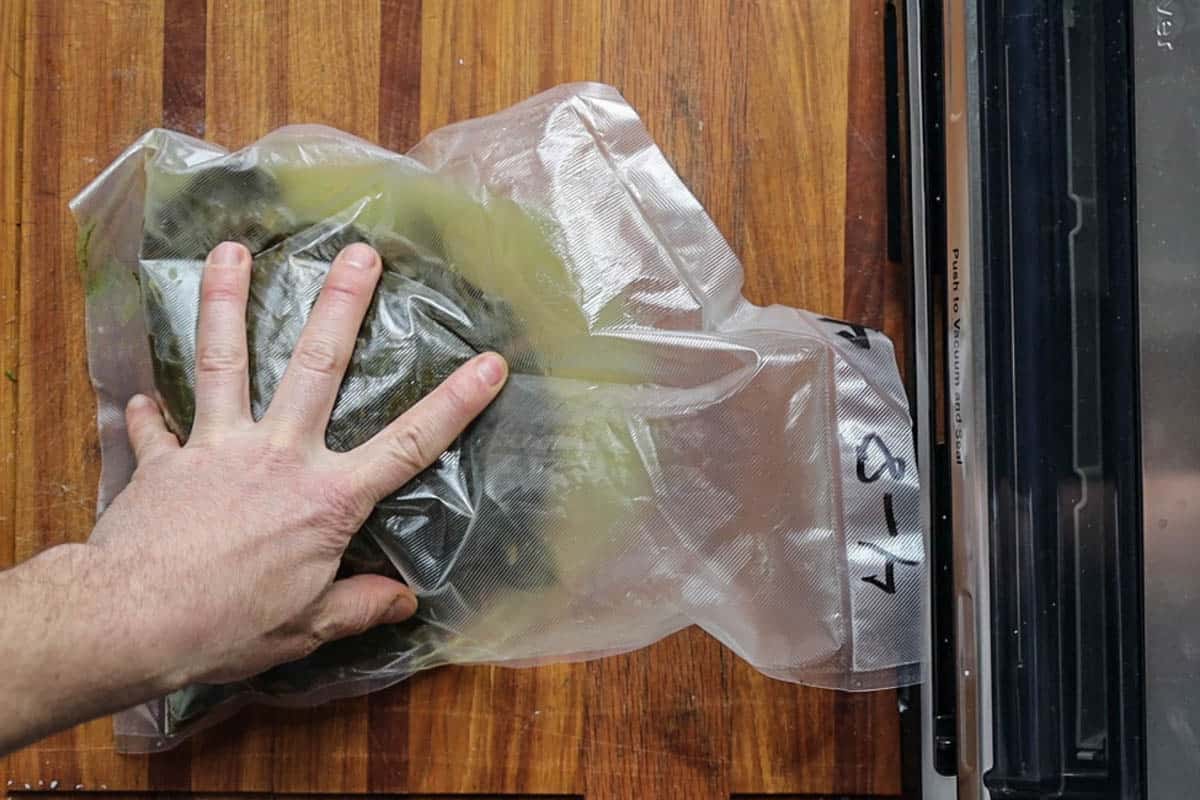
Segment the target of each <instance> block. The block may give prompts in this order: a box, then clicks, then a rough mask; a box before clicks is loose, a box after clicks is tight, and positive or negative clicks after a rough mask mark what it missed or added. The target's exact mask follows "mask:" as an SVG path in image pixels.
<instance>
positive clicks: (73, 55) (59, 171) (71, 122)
mask: <svg viewBox="0 0 1200 800" xmlns="http://www.w3.org/2000/svg"><path fill="white" fill-rule="evenodd" d="M24 27H25V77H24V87H25V91H24V105H23V112H22V116H21V124H22V131H23V135H22V154H23V157H22V162H21V164H22V166H21V179H22V189H21V237H20V250H19V253H20V262H19V277H18V281H19V286H20V290H21V291H20V303H19V316H20V320H19V323H18V324H19V326H20V340H19V344H18V352H19V373H18V375H19V382H18V384H17V385H18V403H19V407H20V409H21V414H20V420H19V426H18V434H17V443H16V450H15V453H16V459H17V467H16V475H15V487H16V489H15V495H16V502H15V511H14V514H13V520H12V525H11V526H10V527H9V528H8V531H10V532H11V535H12V537H13V541H14V543H15V545H14V553H15V556H16V558H17V560H18V561H20V560H23V559H25V558H28V557H29V556H31V555H33V554H34V553H36V552H38V551H40V550H42V549H44V548H46V547H49V546H51V545H54V544H58V543H60V542H66V541H79V540H82V539H84V538H86V536H87V534H88V531H89V530H90V529H91V523H92V519H93V516H94V510H95V505H94V504H95V487H96V482H97V479H98V477H99V452H98V446H97V440H96V426H95V402H94V399H93V396H92V392H91V390H90V388H89V386H88V380H87V358H86V346H85V339H84V331H83V324H82V322H83V314H82V308H83V292H82V282H81V281H80V279H79V275H78V271H77V269H76V265H75V230H74V224H73V222H72V221H71V218H70V214H69V212H68V210H67V206H66V201H67V200H68V199H70V198H71V197H72V196H74V195H75V194H76V193H77V192H78V191H79V190H80V189H81V188H82V187H83V186H84V185H85V184H86V183H87V182H88V181H89V180H91V179H92V178H93V177H95V175H96V173H97V172H98V171H99V170H100V169H101V168H103V166H104V165H105V164H107V163H108V162H109V161H111V160H112V159H113V158H114V157H115V156H116V155H117V154H119V153H120V152H121V150H122V149H123V148H124V147H125V146H127V145H128V143H129V142H131V141H132V140H133V139H134V138H136V137H137V136H138V135H139V134H140V133H141V132H143V131H145V130H146V129H147V128H150V127H153V126H155V125H156V124H158V121H159V118H160V116H161V97H162V83H161V77H162V73H161V66H162V29H163V17H162V7H161V5H148V4H144V3H113V2H110V3H105V4H96V5H91V6H88V7H86V8H84V7H76V6H71V5H69V4H67V3H63V2H39V3H29V4H28V5H27V7H26V19H25V23H24ZM7 166H8V165H6V167H7ZM106 740H111V725H110V724H109V723H108V722H106V721H105V720H97V721H95V722H92V723H89V724H87V725H83V726H80V727H79V728H76V729H74V730H72V731H67V732H65V733H62V734H59V735H58V736H54V737H51V738H50V739H48V740H46V742H44V743H42V744H41V745H40V746H39V748H37V749H33V750H26V751H22V752H20V753H17V754H16V755H14V756H13V757H12V758H11V759H10V760H9V763H8V764H7V765H6V767H7V770H6V771H8V772H9V773H10V774H14V775H15V774H27V775H37V776H38V777H39V778H40V777H42V776H44V775H46V774H47V773H48V772H50V771H53V772H56V773H57V772H61V773H62V774H63V775H64V777H65V776H67V775H69V776H70V779H71V780H73V782H74V783H99V782H101V781H112V782H113V784H114V785H115V786H122V787H124V786H133V787H136V786H140V785H141V784H143V783H144V782H145V766H144V764H143V763H141V762H137V761H129V760H127V759H123V758H120V757H118V756H117V755H116V754H114V753H113V752H112V750H111V747H109V748H96V747H94V746H93V744H92V743H93V742H103V741H106ZM47 754H53V758H47V757H46V756H47ZM101 776H103V777H101ZM64 783H65V781H64Z"/></svg>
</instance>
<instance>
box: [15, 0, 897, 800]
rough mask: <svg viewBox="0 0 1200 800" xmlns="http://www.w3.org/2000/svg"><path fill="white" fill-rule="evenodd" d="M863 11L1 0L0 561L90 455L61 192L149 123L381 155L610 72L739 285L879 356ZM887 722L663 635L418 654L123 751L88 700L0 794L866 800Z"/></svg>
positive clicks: (90, 475)
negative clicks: (315, 692)
mask: <svg viewBox="0 0 1200 800" xmlns="http://www.w3.org/2000/svg"><path fill="white" fill-rule="evenodd" d="M884 6H885V3H884V2H883V0H878V2H876V1H875V0H761V1H760V2H753V1H752V0H724V1H723V2H722V1H719V0H703V1H701V0H654V1H653V2H651V1H650V0H560V1H559V2H549V1H547V2H542V0H527V1H525V2H516V1H515V0H494V1H493V0H477V1H476V2H470V1H469V0H354V1H353V2H351V1H348V0H346V1H338V0H328V1H325V0H320V1H318V0H291V1H290V2H288V1H287V0H268V1H267V2H241V1H235V0H208V2H205V0H167V2H132V1H129V2H124V1H120V0H107V1H104V0H78V1H77V2H67V1H65V0H64V1H58V0H44V1H42V0H3V1H2V2H0V60H2V61H3V70H0V107H2V109H3V126H2V131H3V132H2V134H0V221H2V226H0V366H2V368H3V373H4V374H3V377H0V454H2V457H0V567H4V566H9V565H11V564H13V563H16V562H20V561H21V560H23V559H26V558H29V557H30V556H32V555H34V554H35V553H37V552H38V551H40V550H42V549H44V548H46V547H50V546H52V545H55V544H58V543H60V542H67V541H80V540H83V539H85V538H86V537H87V535H88V531H89V529H90V527H91V523H92V520H93V512H94V503H95V489H96V484H97V478H98V475H99V449H98V446H97V441H96V423H95V417H94V415H95V404H94V400H93V395H92V389H91V387H90V385H89V382H88V376H87V371H86V362H85V339H84V319H83V295H82V291H81V289H82V287H81V282H80V278H79V275H78V273H77V270H76V265H75V255H74V253H75V243H74V242H75V229H74V225H73V223H72V220H71V217H70V214H69V212H68V210H67V201H68V200H69V199H70V198H71V197H72V196H73V195H74V194H75V193H76V192H77V191H78V190H79V189H80V188H81V187H82V186H84V185H85V184H86V183H87V182H88V181H90V180H91V179H92V178H94V177H95V176H96V174H97V173H98V172H99V171H100V170H101V169H102V168H103V167H104V166H105V165H106V164H108V163H109V162H110V161H111V160H112V159H113V158H114V157H115V156H116V155H117V154H118V153H120V152H121V150H122V149H123V148H124V147H126V146H127V145H128V144H129V143H130V142H132V141H133V140H134V139H135V138H137V136H138V135H139V134H141V133H142V132H144V131H145V130H147V129H148V128H153V127H156V126H167V127H171V128H175V129H177V130H181V131H184V132H187V133H190V134H192V135H195V136H201V137H204V138H207V139H210V140H212V141H214V142H217V143H219V144H222V145H224V146H227V147H231V148H234V147H239V146H242V145H245V144H247V143H249V142H251V141H253V140H254V139H255V138H257V137H258V136H260V135H262V134H264V133H266V132H267V131H269V130H271V129H273V128H275V127H278V126H280V125H283V124H286V123H293V122H319V123H326V124H329V125H333V126H336V127H338V128H342V129H344V130H347V131H350V132H352V133H355V134H358V135H359V136H363V137H365V138H367V139H371V140H373V141H376V142H379V143H380V144H382V145H384V146H385V147H388V148H392V149H395V150H400V151H403V150H405V149H407V148H408V147H410V146H411V145H412V144H414V143H415V142H416V141H417V140H418V139H419V138H420V137H421V135H422V134H424V133H425V132H428V131H430V130H432V129H434V128H437V127H439V126H441V125H444V124H446V123H449V122H454V121H456V120H461V119H464V118H467V117H472V116H477V115H480V114H487V113H490V112H492V111H496V110H497V109H500V108H503V107H505V106H507V105H509V104H511V103H513V102H516V101H518V100H520V99H522V98H524V97H526V96H528V95H530V94H533V93H535V92H538V91H540V90H542V89H546V88H548V87H550V86H553V85H555V84H558V83H563V82H568V81H581V80H598V81H602V82H605V83H609V84H612V85H613V86H615V87H617V89H619V90H620V91H621V92H622V93H623V94H624V96H625V97H626V98H627V99H628V100H629V102H630V103H631V104H632V105H633V106H634V107H635V108H636V109H637V110H638V111H639V113H640V114H641V115H642V117H643V119H644V120H645V123H646V126H647V127H648V128H649V130H650V132H651V134H652V135H653V137H654V139H655V140H656V141H657V142H658V144H659V146H660V147H661V148H662V150H663V152H664V153H665V154H666V157H667V158H668V160H669V161H670V162H671V164H672V165H673V166H674V167H675V169H676V170H677V171H678V172H679V174H680V175H681V176H682V178H683V180H684V182H685V183H686V184H687V185H688V186H689V187H690V188H691V190H692V191H693V192H694V193H695V194H696V196H697V197H698V198H699V199H700V201H701V202H702V203H703V204H704V206H705V207H706V208H707V209H708V212H709V214H711V216H712V218H713V219H714V220H715V221H716V224H717V226H718V227H719V228H720V229H721V231H722V232H723V233H724V234H725V236H726V237H727V238H728V239H729V241H730V242H731V243H732V244H733V247H734V249H735V250H736V251H737V252H738V253H739V254H740V256H741V257H742V259H743V261H744V263H745V267H746V293H747V295H748V296H749V297H750V298H751V299H752V300H753V301H755V302H758V303H784V304H789V305H795V306H800V307H804V308H809V309H812V310H814V311H819V312H822V313H825V314H829V315H832V316H837V317H840V318H843V319H851V320H854V321H856V322H861V323H864V324H867V325H869V326H872V327H876V328H881V329H883V330H885V331H887V332H888V333H890V334H891V335H892V336H893V338H896V339H897V342H898V345H899V347H900V351H901V352H902V353H903V352H904V348H905V342H904V331H905V323H906V314H907V311H906V302H905V293H906V291H907V289H906V287H907V282H906V279H905V274H906V273H905V268H904V266H903V265H902V264H900V263H897V262H895V261H889V259H888V250H887V237H886V230H887V229H886V210H887V200H886V195H887V192H886V189H887V187H886V164H887V158H888V152H887V141H886V137H885V99H884V22H883V20H884ZM893 256H894V253H893ZM97 624H103V621H97ZM0 668H2V667H0ZM0 713H2V712H0ZM899 727H900V726H899V715H898V712H897V696H896V693H895V692H874V693H863V694H842V693H836V692H830V691H823V690H817V689H812V688H805V687H800V686H795V685H790V684H786V683H781V682H777V681H774V680H771V679H768V678H765V677H762V676H761V675H759V674H757V673H756V672H755V671H754V670H752V669H751V668H750V667H748V666H747V665H746V664H744V663H743V662H741V661H740V660H739V659H738V658H736V657H735V656H733V655H732V654H731V653H730V652H728V651H727V650H725V649H724V648H723V647H722V646H721V645H719V644H718V643H717V642H716V641H714V640H712V639H711V638H709V637H707V636H706V635H705V634H703V633H702V632H700V631H698V630H695V629H692V630H688V631H685V632H683V633H681V634H678V635H676V636H672V637H670V638H668V639H666V640H665V641H662V642H660V643H659V644H657V645H655V646H653V647H651V648H649V649H647V650H645V651H642V652H637V653H632V654H629V655H625V656H618V657H612V658H606V659H602V660H599V661H594V662H591V663H583V664H567V665H558V666H544V667H539V668H536V669H523V670H512V669H505V668H499V667H494V668H489V667H474V668H444V669H439V670H435V671H432V672H429V673H426V674H422V675H419V676H417V677H415V678H413V679H411V680H409V681H407V682H405V683H403V684H401V685H399V686H396V687H394V688H393V689H391V690H388V691H385V692H382V693H379V694H376V695H374V696H371V697H364V698H357V699H351V700H346V701H343V702H337V703H333V704H330V705H327V706H323V707H320V708H315V709H311V710H298V711H280V710H268V709H254V710H251V711H249V712H246V713H243V714H241V715H240V716H238V717H237V718H235V719H234V720H232V721H230V722H227V723H224V724H222V725H220V726H218V727H216V728H214V729H212V730H211V731H208V732H205V733H203V734H201V735H199V736H197V737H196V738H195V739H193V740H191V741H189V742H187V743H185V744H184V745H183V746H181V747H180V748H178V749H177V750H175V751H172V752H170V753H167V754H163V755H159V756H153V757H145V756H136V757H135V756H123V755H119V754H117V753H116V752H115V751H114V749H113V744H112V723H111V721H110V720H108V719H102V720H97V721H95V722H92V723H89V724H86V725H82V726H79V727H77V728H75V729H73V730H70V731H67V732H64V733H61V734H59V735H56V736H54V737H51V738H50V739H47V740H45V741H43V742H41V743H40V744H37V745H35V746H33V747H30V748H28V749H26V750H23V751H21V752H18V753H16V754H13V755H11V756H9V757H7V758H0V796H2V795H4V794H9V795H12V796H14V797H15V796H20V795H21V794H23V793H25V792H27V791H28V792H52V793H54V794H55V795H57V796H68V795H69V796H71V797H82V796H83V794H86V793H91V792H96V791H100V792H105V793H107V796H108V797H110V798H124V797H138V798H149V797H154V796H156V795H158V794H170V795H171V796H179V795H180V794H181V793H184V794H186V795H188V796H195V797H206V798H213V799H214V800H215V799H216V798H229V797H248V796H252V795H251V794H250V793H253V795H257V796H261V797H274V796H280V795H284V794H330V793H334V794H338V795H346V794H349V795H358V794H367V793H371V794H389V795H393V796H402V797H405V798H431V797H438V798H442V800H448V798H450V799H453V800H466V798H493V797H508V798H511V797H519V798H587V800H609V799H610V798H687V799H688V800H708V799H709V798H713V799H716V798H730V797H738V798H742V800H748V799H749V798H768V797H778V796H789V795H790V796H797V795H800V796H804V797H807V798H810V800H812V798H819V797H830V798H832V797H856V798H858V797H862V798H866V797H870V798H882V797H895V796H898V795H900V793H901V769H900V735H899ZM133 793H136V794H133Z"/></svg>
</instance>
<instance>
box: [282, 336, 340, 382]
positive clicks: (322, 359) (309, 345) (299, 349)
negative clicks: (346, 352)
mask: <svg viewBox="0 0 1200 800" xmlns="http://www.w3.org/2000/svg"><path fill="white" fill-rule="evenodd" d="M292 357H293V358H294V359H296V361H297V362H298V363H299V364H300V366H302V367H304V368H305V369H306V370H309V371H310V372H315V373H317V374H319V375H333V374H336V372H337V371H338V368H339V367H340V366H341V348H340V347H339V346H338V343H337V342H336V341H335V340H334V339H333V338H331V337H329V336H327V335H324V334H310V335H308V336H305V337H303V338H302V339H301V340H300V343H299V344H298V345H296V352H295V353H294V354H293V356H292Z"/></svg>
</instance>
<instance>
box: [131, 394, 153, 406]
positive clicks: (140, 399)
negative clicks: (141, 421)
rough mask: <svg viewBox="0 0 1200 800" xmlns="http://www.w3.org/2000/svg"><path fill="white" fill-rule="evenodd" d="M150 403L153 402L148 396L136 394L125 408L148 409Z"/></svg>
mask: <svg viewBox="0 0 1200 800" xmlns="http://www.w3.org/2000/svg"><path fill="white" fill-rule="evenodd" d="M150 402H151V401H150V398H149V397H146V395H144V394H135V395H134V396H133V397H131V398H129V402H128V403H127V404H126V406H125V407H126V408H129V409H134V408H146V407H147V406H149V405H150Z"/></svg>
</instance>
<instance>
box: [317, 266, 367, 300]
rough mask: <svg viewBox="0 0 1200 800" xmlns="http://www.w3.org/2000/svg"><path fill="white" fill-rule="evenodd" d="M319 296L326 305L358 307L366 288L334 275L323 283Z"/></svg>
mask: <svg viewBox="0 0 1200 800" xmlns="http://www.w3.org/2000/svg"><path fill="white" fill-rule="evenodd" d="M321 294H322V295H323V296H324V299H325V302H327V303H333V304H335V305H339V306H346V305H359V304H360V303H361V302H362V298H363V296H364V295H365V294H366V287H364V286H363V285H362V284H361V283H359V282H357V281H354V280H348V279H347V278H345V277H343V276H338V275H337V274H336V273H334V274H331V275H330V277H329V280H327V281H326V282H325V286H324V287H322V289H321Z"/></svg>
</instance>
